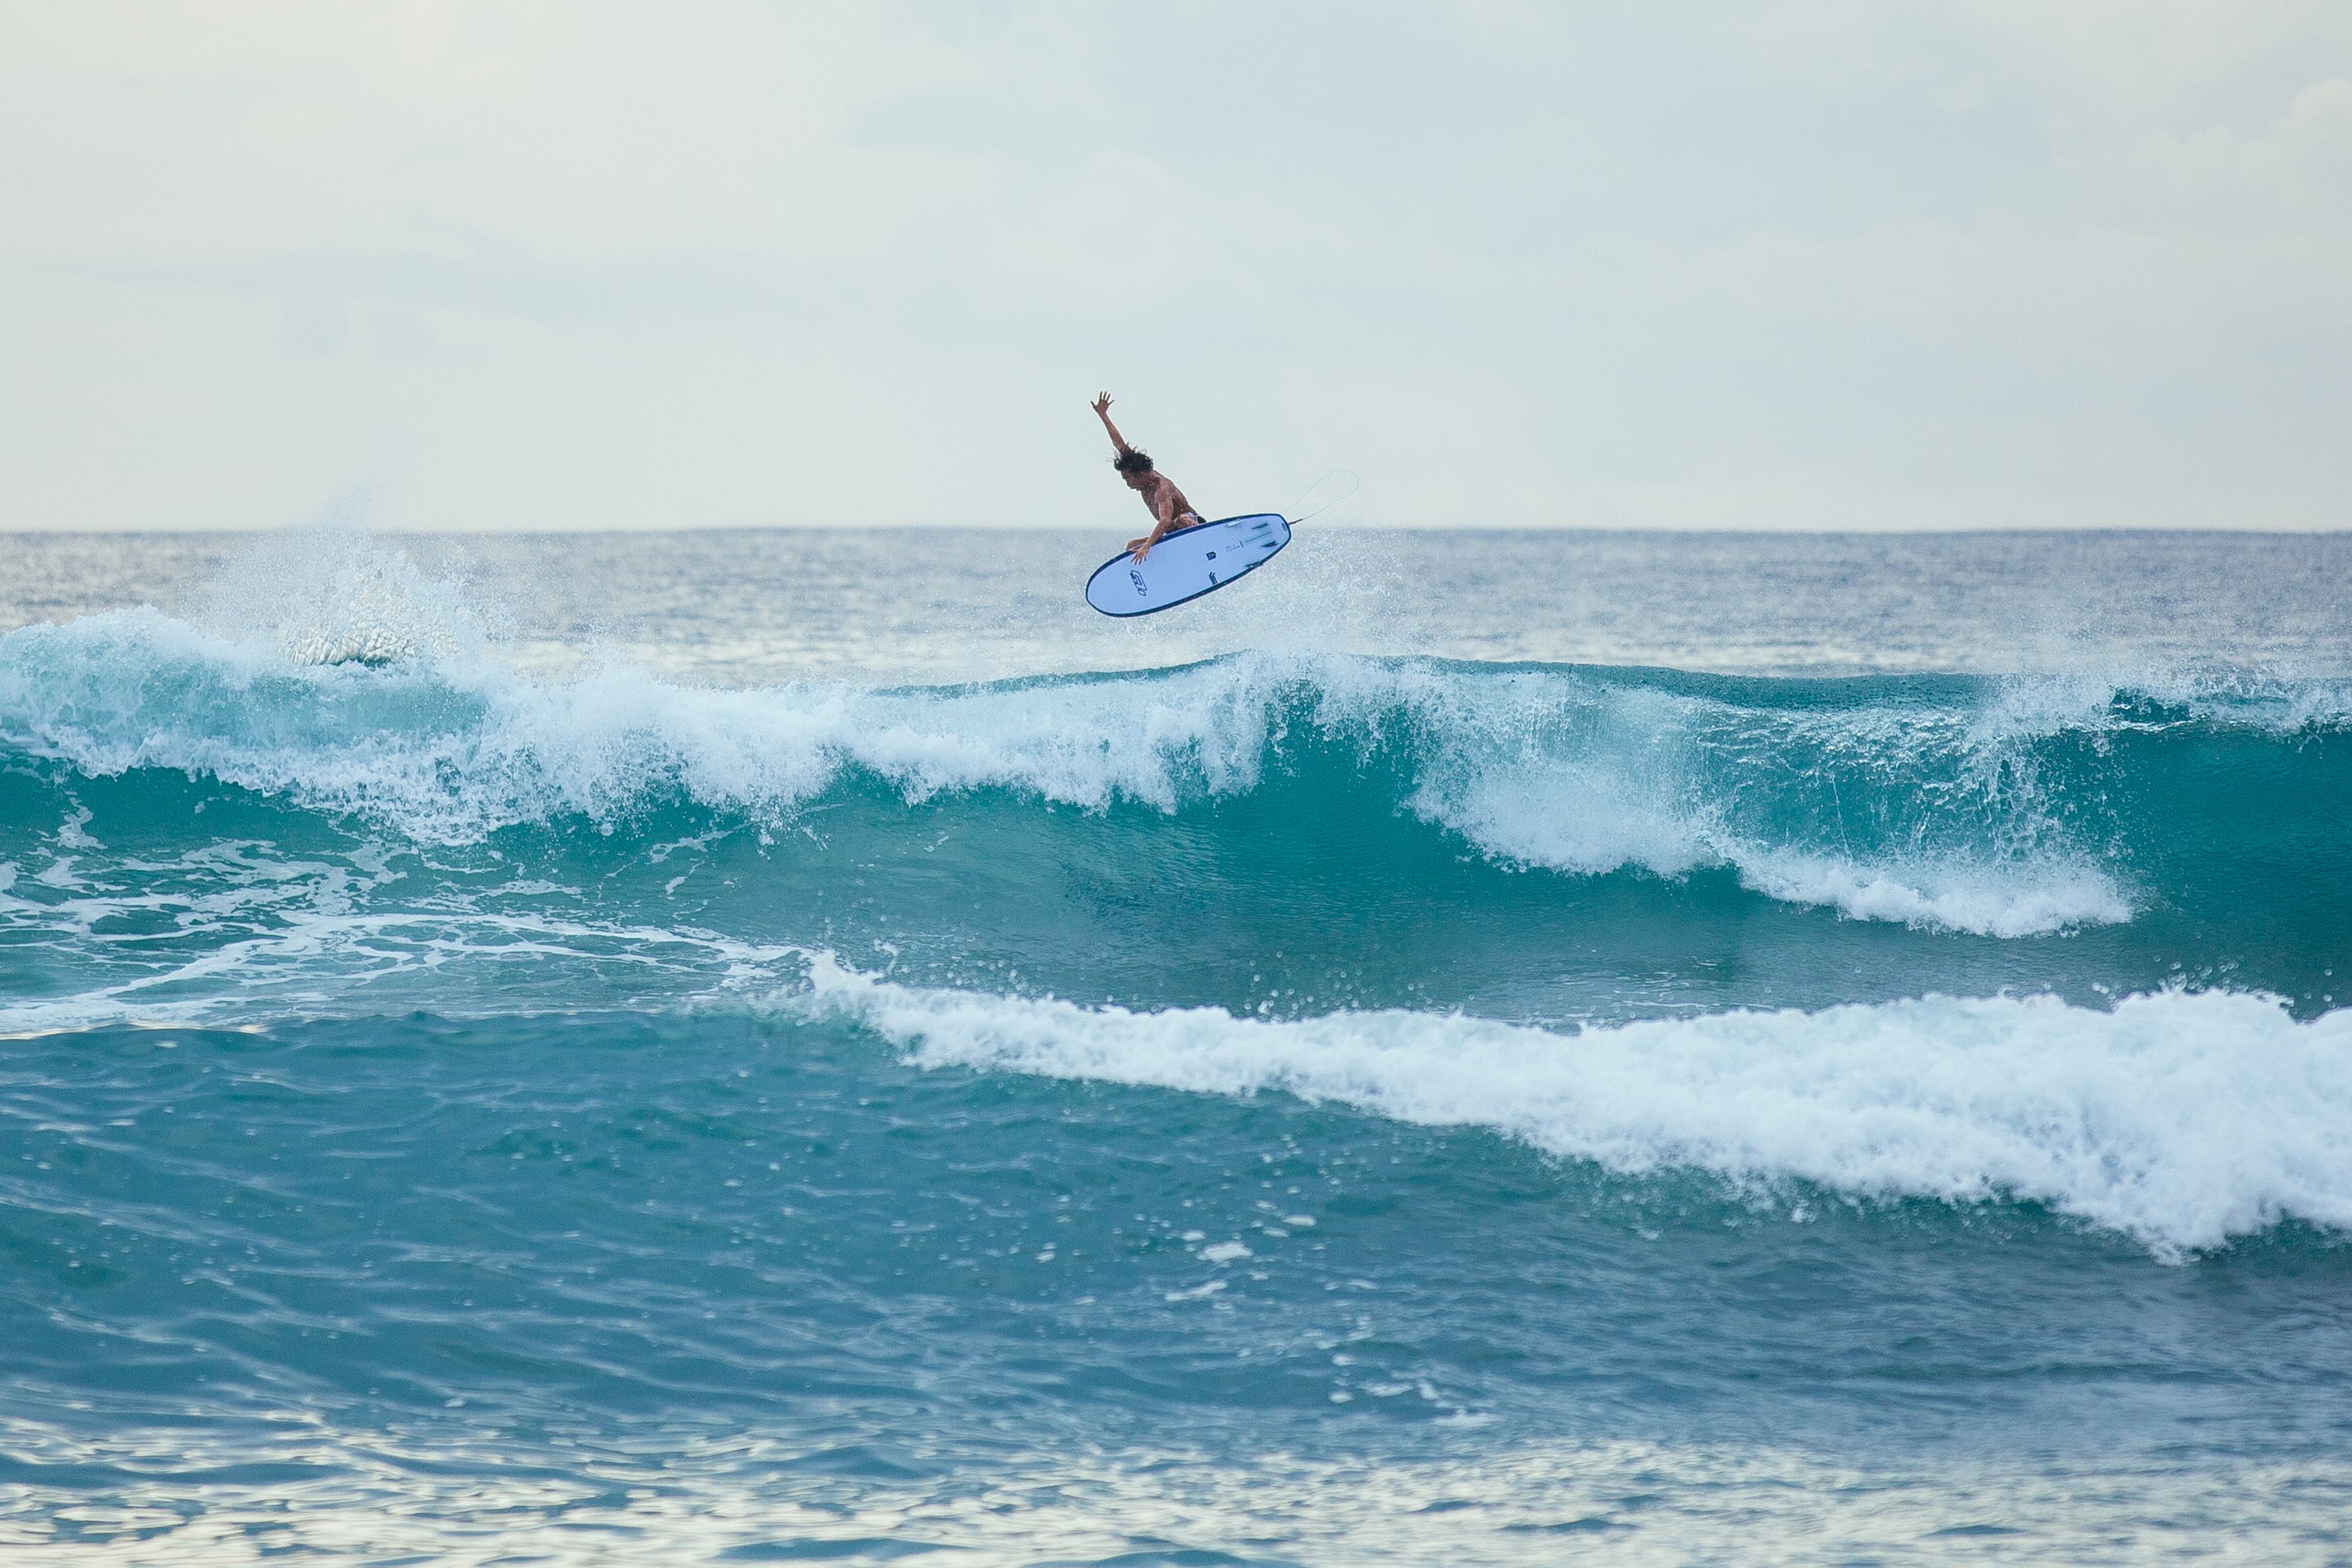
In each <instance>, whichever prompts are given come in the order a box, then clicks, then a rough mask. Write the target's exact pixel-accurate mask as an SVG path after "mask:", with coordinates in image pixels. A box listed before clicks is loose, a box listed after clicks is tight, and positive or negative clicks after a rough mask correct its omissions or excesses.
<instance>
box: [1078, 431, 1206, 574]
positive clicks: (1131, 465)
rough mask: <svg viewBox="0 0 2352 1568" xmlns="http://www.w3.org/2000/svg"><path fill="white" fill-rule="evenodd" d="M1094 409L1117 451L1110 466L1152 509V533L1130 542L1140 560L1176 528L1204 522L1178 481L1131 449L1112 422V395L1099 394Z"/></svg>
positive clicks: (1130, 550) (1145, 456)
mask: <svg viewBox="0 0 2352 1568" xmlns="http://www.w3.org/2000/svg"><path fill="white" fill-rule="evenodd" d="M1094 408H1095V413H1096V415H1097V416H1099V417H1100V418H1101V420H1102V422H1103V428H1104V429H1106V430H1108V431H1109V432H1110V444H1111V445H1112V446H1113V447H1118V457H1116V458H1112V459H1111V466H1112V467H1113V468H1117V469H1118V477H1119V478H1120V479H1124V480H1126V481H1127V488H1128V489H1131V490H1133V491H1134V492H1135V493H1136V494H1137V495H1139V496H1141V497H1142V498H1143V504H1144V505H1145V506H1147V507H1150V509H1151V515H1152V518H1153V519H1154V522H1155V525H1154V527H1153V528H1152V530H1151V531H1150V533H1147V534H1145V535H1144V536H1143V537H1142V538H1140V539H1130V540H1129V541H1128V542H1127V548H1128V552H1129V554H1131V555H1133V556H1134V557H1135V558H1136V559H1137V560H1138V561H1140V560H1142V559H1143V558H1144V557H1145V556H1147V555H1149V554H1150V553H1151V547H1152V546H1153V545H1155V544H1157V543H1159V542H1160V540H1161V538H1163V537H1164V536H1166V535H1167V534H1169V533H1171V532H1173V531H1176V530H1177V529H1180V528H1190V527H1192V525H1193V524H1194V523H1196V522H1199V521H1202V517H1201V514H1200V513H1199V512H1197V511H1194V510H1192V502H1191V501H1188V500H1185V499H1184V492H1183V491H1182V490H1180V489H1177V488H1176V481H1175V480H1173V479H1170V478H1169V477H1168V476H1167V475H1166V474H1163V473H1161V472H1160V470H1159V469H1157V468H1153V467H1152V466H1151V454H1150V453H1149V452H1139V451H1137V450H1136V449H1135V448H1134V447H1130V446H1129V445H1128V444H1127V437H1124V436H1122V435H1120V434H1119V433H1118V426H1116V425H1114V424H1112V423H1111V422H1110V394H1109V393H1108V392H1100V393H1097V394H1096V395H1095V404H1094Z"/></svg>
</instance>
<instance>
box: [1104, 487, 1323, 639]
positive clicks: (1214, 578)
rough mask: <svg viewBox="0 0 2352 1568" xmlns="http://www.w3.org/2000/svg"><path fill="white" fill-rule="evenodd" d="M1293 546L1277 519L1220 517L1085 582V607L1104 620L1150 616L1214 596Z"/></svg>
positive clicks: (1107, 566)
mask: <svg viewBox="0 0 2352 1568" xmlns="http://www.w3.org/2000/svg"><path fill="white" fill-rule="evenodd" d="M1289 542H1290V524H1289V523H1288V522H1287V521H1285V520H1284V519H1283V518H1282V516H1281V515H1280V514H1279V513H1276V512H1271V511H1261V512H1252V513H1251V514H1250V515H1248V516H1247V517H1221V518H1219V519H1218V520H1217V521H1214V522H1201V523H1195V524H1193V525H1192V527H1191V528H1183V529H1179V530H1177V531H1175V532H1174V533H1171V534H1169V535H1167V536H1166V537H1165V538H1163V539H1161V540H1160V542H1159V543H1157V544H1155V545H1153V546H1152V547H1151V553H1150V554H1149V555H1147V556H1145V557H1144V558H1143V559H1142V560H1141V561H1137V560H1136V559H1135V558H1134V557H1133V556H1131V555H1129V554H1128V553H1127V552H1124V551H1121V552H1119V553H1118V554H1117V555H1114V556H1112V557H1111V558H1110V559H1109V560H1108V561H1106V562H1104V563H1102V564H1101V565H1100V566H1098V567H1097V568H1096V569H1095V574H1094V575H1093V576H1092V577H1089V578H1087V604H1089V605H1093V606H1094V607H1095V608H1096V609H1097V610H1100V611H1101V612H1102V613H1103V614H1104V615H1106V616H1148V615H1150V614H1152V613H1153V612H1154V611H1156V610H1172V609H1174V608H1175V607H1176V606H1177V605H1181V604H1185V603H1188V602H1190V601H1192V600H1193V599H1197V598H1199V597H1200V596H1201V595H1203V594H1212V593H1214V592H1215V591H1216V590H1218V589H1219V588H1222V587H1223V586H1224V585H1225V584H1228V583H1231V582H1232V581H1233V580H1234V578H1236V577H1240V576H1242V575H1244V574H1247V573H1250V572H1254V571H1255V570H1256V569H1257V568H1258V567H1260V566H1263V565H1265V563H1267V562H1268V561H1271V560H1273V559H1274V557H1275V555H1276V552H1279V551H1280V550H1281V549H1282V547H1283V546H1284V545H1286V544H1287V543H1289Z"/></svg>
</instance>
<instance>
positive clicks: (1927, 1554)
mask: <svg viewBox="0 0 2352 1568" xmlns="http://www.w3.org/2000/svg"><path fill="white" fill-rule="evenodd" d="M1117 540H1118V530H1117V529H1116V528H1106V529H1105V530H1103V531H1101V532H1099V533H1097V534H1085V535H1078V534H1053V535H1012V534H1001V533H975V534H955V533H947V532H908V533H888V534H882V533H852V532H824V531H811V532H765V533H749V534H677V535H638V536H592V537H538V538H532V537H505V538H499V539H486V540H469V541H453V540H431V539H413V540H405V541H394V540H383V539H378V540H373V541H372V540H370V539H368V538H366V537H365V536H364V535H360V534H352V533H331V532H319V533H306V534H293V535H287V536H280V537H276V538H245V539H222V538H217V537H205V538H197V537H111V538H99V537H88V536H85V537H58V536H0V1034H5V1038H0V1344H5V1347H6V1348H5V1356H6V1362H5V1368H6V1371H5V1379H0V1552H5V1556H6V1559H7V1561H9V1562H10V1563H85V1562H88V1563H98V1562H103V1563H191V1564H195V1563H202V1564H225V1563H226V1564H234V1563H257V1562H260V1561H263V1560H265V1559H273V1560H275V1559H289V1560H292V1561H298V1562H299V1561H303V1560H305V1559H306V1558H319V1559H325V1560H333V1561H338V1562H367V1563H424V1562H434V1563H492V1562H551V1563H664V1564H669V1563H740V1562H765V1561H798V1560H824V1561H850V1562H856V1561H866V1562H880V1561H884V1560H897V1559H901V1558H908V1559H915V1560H919V1561H922V1562H937V1563H971V1564H976V1565H978V1564H993V1563H1120V1564H1131V1565H1139V1568H1140V1565H1155V1564H1167V1565H1171V1568H1175V1565H1184V1568H1192V1565H1212V1564H1277V1563H1316V1564H1347V1563H1561V1562H1570V1561H1574V1562H1580V1563H1604V1564H1605V1563H2022V1562H2046V1563H2145V1562H2149V1561H2158V1560H2168V1559H2173V1558H2179V1559H2184V1560H2185V1559H2190V1558H2195V1559H2196V1560H2199V1561H2203V1562H2224V1563H2346V1562H2352V1246H2347V1240H2352V1009H2347V1007H2346V1006H2345V1004H2346V1003H2352V591H2347V583H2352V535H2330V536H2316V537H2314V536H2301V537H2293V536H2262V535H2250V536H2215V535H2163V534H2141V535H2124V534H2103V535H2070V536H2048V535H2041V536H2034V535H2014V534H1986V535H1971V536H1941V537H1931V538H1916V537H1883V536H1881V537H1831V536H1818V537H1786V536H1780V537H1735V536H1686V535H1685V536H1676V535H1653V536H1635V535H1573V534H1570V535H1535V534H1494V533H1447V534H1404V533H1379V532H1365V531H1357V532H1350V531H1345V530H1338V529H1329V528H1325V527H1323V526H1321V525H1319V524H1318V523H1309V524H1307V526H1306V527H1305V528H1303V529H1302V530H1301V532H1300V535H1299V539H1298V542H1297V543H1296V544H1294V545H1293V546H1292V548H1291V549H1290V550H1289V551H1288V552H1286V553H1285V554H1284V555H1283V556H1282V557H1281V558H1280V559H1279V560H1277V561H1276V562H1274V563H1271V564H1269V565H1268V566H1267V567H1265V569H1264V570H1262V571H1260V572H1258V573H1256V574H1254V575H1252V576H1251V577H1250V578H1248V579H1247V580H1246V581H1244V582H1243V583H1241V584H1236V585H1235V586H1234V587H1233V588H1231V589H1229V590H1227V591H1225V592H1223V593H1220V594H1218V595H1213V597H1212V598H1210V599H1207V600H1203V601H1202V602H1200V603H1199V604H1197V605H1190V606H1186V607H1184V608H1181V609H1179V610H1176V611H1173V612H1171V613H1169V614H1167V615H1164V616H1155V617H1150V618H1148V619H1145V620H1141V621H1138V622H1132V623H1113V622H1110V621H1108V620H1105V619H1102V618H1100V617H1097V616H1094V615H1092V614H1091V613H1090V612H1088V611H1087V609H1086V608H1085V606H1084V605H1083V604H1082V603H1081V602H1080V600H1079V597H1078V593H1079V588H1080V585H1081V584H1082V583H1083V581H1084V578H1085V575H1086V573H1087V571H1088V570H1089V569H1090V568H1091V567H1092V566H1094V565H1095V564H1096V563H1097V562H1099V561H1100V560H1101V559H1102V558H1103V557H1104V556H1106V555H1108V553H1109V552H1110V550H1111V548H1112V547H1113V546H1115V545H1116V543H1117ZM353 658H372V659H374V660H376V661H378V662H374V663H366V662H340V663H329V662H320V661H321V660H332V659H345V660H352V659H353Z"/></svg>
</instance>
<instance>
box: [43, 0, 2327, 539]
mask: <svg viewBox="0 0 2352 1568" xmlns="http://www.w3.org/2000/svg"><path fill="white" fill-rule="evenodd" d="M0 35H5V43H4V44H0V194H5V200H0V529H9V528H18V529H22V528H118V527H223V528H250V527H268V526H275V525H278V524H283V523H287V522H292V521H304V520H308V519H314V518H319V517H324V516H350V517H358V518H361V519H362V520H364V521H369V522H372V523H373V524H375V525H376V526H379V527H387V528H443V529H498V528H530V529H545V528H567V527H597V528H607V527H683V526H719V525H734V524H778V523H785V524H799V523H856V524H871V523H898V522H934V523H936V522H957V521H965V522H971V523H977V524H1020V523H1035V524H1053V525H1063V526H1069V525H1081V526H1110V527H1114V528H1116V527H1118V526H1123V525H1124V523H1125V522H1126V521H1127V518H1128V515H1129V511H1130V510H1131V509H1132V506H1133V503H1132V501H1131V500H1129V498H1128V497H1127V496H1126V495H1125V494H1124V492H1122V491H1120V490H1118V489H1117V488H1116V486H1115V484H1114V482H1113V480H1112V479H1111V477H1110V475H1109V473H1108V469H1107V468H1106V467H1105V466H1104V463H1103V458H1104V457H1105V456H1106V455H1107V448H1106V447H1105V446H1104V445H1103V443H1102V440H1101V437H1100V434H1099V432H1098V430H1097V428H1096V426H1095V425H1094V422H1093V418H1092V416H1091V415H1089V414H1088V413H1087V409H1086V401H1087V397H1088V396H1089V395H1091V394H1092V393H1093V392H1094V391H1096V390H1097V388H1098V387H1107V388H1109V389H1110V390H1111V391H1112V392H1113V393H1114V394H1115V395H1118V399H1119V403H1118V410H1117V412H1118V414H1119V415H1120V416H1123V419H1124V423H1125V424H1126V426H1127V429H1128V433H1129V435H1130V436H1131V437H1135V438H1136V439H1137V440H1138V441H1139V443H1140V444H1142V445H1145V446H1148V447H1151V448H1152V449H1153V450H1154V451H1155V452H1156V453H1157V454H1158V455H1159V456H1160V460H1161V462H1162V463H1163V465H1164V466H1165V467H1166V468H1168V469H1169V470H1170V471H1171V473H1173V474H1174V475H1175V476H1176V477H1177V479H1179V480H1180V481H1181V483H1183V484H1184V485H1185V487H1186V488H1187V489H1189V490H1190V491H1191V492H1192V496H1193V498H1194V499H1195V500H1198V501H1200V502H1201V503H1202V506H1203V507H1204V508H1205V509H1208V510H1213V511H1218V512H1225V511H1239V510H1253V509H1258V508H1279V507H1283V506H1285V505H1286V504H1288V503H1290V502H1291V501H1292V500H1294V499H1295V498H1296V497H1297V495H1298V494H1299V492H1300V491H1302V490H1304V489H1307V487H1308V485H1310V484H1311V483H1312V482H1313V481H1314V480H1315V479H1317V478H1318V476H1319V475H1321V474H1323V473H1324V472H1325V471H1326V470H1328V469H1330V468H1350V469H1353V470H1355V471H1356V472H1357V473H1359V474H1360V476H1361V478H1362V484H1363V489H1362V492H1361V495H1360V500H1359V503H1358V508H1359V510H1358V512H1357V517H1358V520H1359V521H1370V522H1378V523H1391V524H1399V525H1439V524H1486V525H1513V526H1526V525H1539V524H1559V525H1568V526H1580V527H1629V526H1674V527H1716V528H1803V527H1837V528H1846V527H1873V528H1945V527H2016V526H2105V527H2116V526H2203V527H2249V528H2298V529H2302V528H2342V527H2347V526H2352V439H2347V432H2352V5H2347V4H2344V3H2343V0H2313V3H2308V4H2289V3H2280V4H2268V5H2265V4H2241V3H2233V0H2205V3H2201V4H2179V3H2174V0H2129V3H2112V4H2111V3H2105V0H2074V3H2064V4H2053V3H2051V0H1969V3H1965V4H1952V5H1932V4H1922V5H1885V4H1879V3H1875V0H1807V3H1792V4H1767V3H1756V4H1744V5H1743V4H1721V5H1677V4H1665V5H1620V4H1609V5H1565V4H1547V5H1517V4H1510V3H1507V0H1490V3H1479V4H1459V5H1444V4H1438V3H1435V0H1428V3H1423V4H1412V5H1387V4H1379V3H1363V0H1355V3H1350V4H1345V5H1340V4H1330V5H1321V4H1317V5H1308V4H1294V5H1268V4H1265V3H1263V0H1260V3H1253V4H1234V5H1184V4H1177V5H1167V4H1157V5H1076V4H1069V5H1066V4H1035V5H1024V4H992V5H961V4H953V5H950V4H940V5H889V4H869V5H847V4H840V3H837V0H836V3H830V4H825V5H790V4H727V3H719V0H707V3H698V4H693V5H604V4H583V3H580V0H568V3H563V4H554V3H550V4H520V3H518V4H506V3H500V0H467V3H464V4H437V3H436V4H421V3H420V4H393V3H385V4H375V5H361V4H319V3H315V0H305V3H299V4H295V3H288V4H237V3H233V0H215V3H211V4H205V5H148V4H140V5H116V4H108V3H100V0H76V3H75V4H72V5H57V4H53V3H51V0H0Z"/></svg>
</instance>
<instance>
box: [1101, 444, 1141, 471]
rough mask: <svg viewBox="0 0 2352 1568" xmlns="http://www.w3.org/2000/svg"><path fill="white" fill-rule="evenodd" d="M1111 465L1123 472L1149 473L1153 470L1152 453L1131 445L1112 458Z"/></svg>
mask: <svg viewBox="0 0 2352 1568" xmlns="http://www.w3.org/2000/svg"><path fill="white" fill-rule="evenodd" d="M1110 466H1111V467H1112V468H1117V469H1118V471H1119V472H1120V473H1122V474H1148V473H1150V471H1151V454H1150V453H1149V452H1139V451H1137V450H1136V449H1135V448H1134V447H1129V448H1128V449H1127V450H1126V451H1124V452H1121V453H1120V454H1119V455H1118V457H1116V458H1112V459H1111V460H1110Z"/></svg>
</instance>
